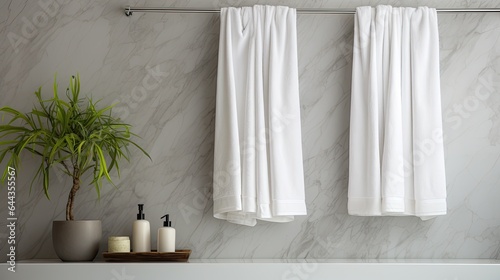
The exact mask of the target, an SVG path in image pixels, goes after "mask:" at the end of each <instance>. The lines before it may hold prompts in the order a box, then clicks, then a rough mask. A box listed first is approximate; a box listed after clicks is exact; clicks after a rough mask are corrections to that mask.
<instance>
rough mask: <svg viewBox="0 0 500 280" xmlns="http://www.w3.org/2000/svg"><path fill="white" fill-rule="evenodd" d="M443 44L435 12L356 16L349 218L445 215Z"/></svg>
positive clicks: (367, 10) (382, 10)
mask: <svg viewBox="0 0 500 280" xmlns="http://www.w3.org/2000/svg"><path fill="white" fill-rule="evenodd" d="M438 40H439V36H438V25H437V14H436V10H435V9H431V8H427V7H419V8H392V7H390V6H377V8H376V12H375V13H373V12H372V8H371V7H359V8H357V9H356V15H355V31H354V48H353V70H352V71H353V75H352V96H351V127H350V148H349V151H350V155H349V193H348V196H349V200H348V210H349V214H351V215H361V216H379V215H416V216H419V217H421V218H422V219H427V218H429V217H433V216H436V215H444V214H446V180H445V167H444V150H443V143H442V117H441V96H440V78H439V41H438Z"/></svg>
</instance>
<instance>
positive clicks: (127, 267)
mask: <svg viewBox="0 0 500 280" xmlns="http://www.w3.org/2000/svg"><path fill="white" fill-rule="evenodd" d="M7 268H8V264H6V263H3V264H0V279H2V280H11V279H12V280H17V279H19V280H28V279H37V280H45V279H46V280H57V279H74V280H80V279H81V280H88V279H96V280H98V279H103V280H139V279H148V280H149V279H153V280H154V279H176V280H182V279H189V280H195V279H203V280H225V279H230V280H234V279H238V280H246V279H248V280H255V279H258V280H267V279H273V280H274V279H280V280H315V279H320V280H325V279H346V280H358V279H359V280H361V279H383V280H401V279H405V280H412V279H415V280H417V279H418V280H420V279H426V280H433V279H436V280H445V279H446V280H467V279H471V280H478V279H480V280H498V279H500V260H491V259H474V260H470V259H453V260H435V259H417V260H379V259H377V260H374V259H367V260H346V259H328V260H311V259H306V260H304V259H190V260H189V262H188V263H172V262H168V263H167V262H147V263H144V262H142V263H117V262H103V261H96V262H86V263H85V262H78V263H65V262H62V261H60V260H54V259H50V260H47V259H43V260H39V259H37V260H24V261H19V262H18V263H16V272H10V271H8V270H7Z"/></svg>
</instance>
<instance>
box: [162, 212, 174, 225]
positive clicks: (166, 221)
mask: <svg viewBox="0 0 500 280" xmlns="http://www.w3.org/2000/svg"><path fill="white" fill-rule="evenodd" d="M163 218H165V221H163V226H164V227H171V226H172V221H169V220H168V219H169V215H168V214H166V215H165V216H163V217H161V218H160V219H163Z"/></svg>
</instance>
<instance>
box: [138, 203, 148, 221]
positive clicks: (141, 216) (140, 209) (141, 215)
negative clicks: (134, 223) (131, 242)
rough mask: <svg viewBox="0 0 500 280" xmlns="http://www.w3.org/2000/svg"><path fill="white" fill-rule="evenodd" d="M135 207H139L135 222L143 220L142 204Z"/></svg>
mask: <svg viewBox="0 0 500 280" xmlns="http://www.w3.org/2000/svg"><path fill="white" fill-rule="evenodd" d="M137 206H139V213H138V214H137V220H144V219H145V217H146V216H145V215H144V213H142V211H144V204H137Z"/></svg>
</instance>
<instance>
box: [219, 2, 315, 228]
mask: <svg viewBox="0 0 500 280" xmlns="http://www.w3.org/2000/svg"><path fill="white" fill-rule="evenodd" d="M296 33H297V32H296V11H295V9H292V8H288V7H281V6H279V7H274V6H254V7H243V8H222V9H221V13H220V41H219V65H218V73H217V102H216V116H215V150H214V186H213V188H214V192H213V199H214V217H216V218H219V219H225V220H227V221H229V222H233V223H236V224H242V225H248V226H254V225H255V224H256V220H257V219H260V220H266V221H272V222H289V221H293V216H294V215H306V206H305V197H304V175H303V166H302V141H301V128H300V105H299V82H298V81H299V80H298V62H297V34H296Z"/></svg>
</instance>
